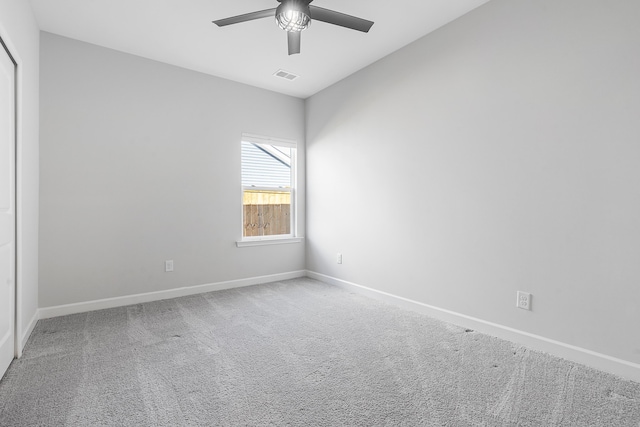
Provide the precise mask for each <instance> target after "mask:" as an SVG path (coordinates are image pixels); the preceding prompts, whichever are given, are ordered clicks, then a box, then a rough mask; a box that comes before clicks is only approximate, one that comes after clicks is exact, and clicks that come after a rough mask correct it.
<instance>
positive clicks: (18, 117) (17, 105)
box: [0, 23, 26, 358]
mask: <svg viewBox="0 0 640 427" xmlns="http://www.w3.org/2000/svg"><path fill="white" fill-rule="evenodd" d="M0 48H1V49H4V50H6V52H7V54H8V55H9V58H10V59H11V61H12V62H13V64H14V82H13V85H14V135H13V137H14V162H15V163H14V175H15V178H14V184H15V200H14V204H15V211H14V215H15V221H16V222H15V236H14V251H15V257H14V258H15V259H14V261H15V271H14V279H15V280H14V285H13V286H14V297H15V298H14V325H13V326H14V331H13V333H14V334H13V335H14V336H13V338H14V353H15V354H14V356H15V357H17V358H19V357H22V349H23V342H24V343H26V339H25V340H23V339H22V338H23V337H22V317H23V313H22V306H21V302H22V276H23V271H22V262H21V261H22V257H21V256H20V253H19V252H20V248H21V247H22V215H21V207H20V204H21V194H22V193H21V167H20V159H21V157H22V150H21V148H22V144H21V141H22V133H21V131H20V129H21V123H22V114H21V113H20V111H21V104H22V102H21V99H22V87H21V86H22V69H21V66H20V64H22V60H21V58H20V56H19V55H18V50H17V49H16V48H15V45H14V44H13V42H12V41H11V37H10V36H9V34H8V33H7V31H6V30H5V28H4V26H3V25H2V23H0Z"/></svg>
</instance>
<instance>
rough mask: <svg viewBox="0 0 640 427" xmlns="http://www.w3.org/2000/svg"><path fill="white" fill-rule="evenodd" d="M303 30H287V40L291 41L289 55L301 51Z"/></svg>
mask: <svg viewBox="0 0 640 427" xmlns="http://www.w3.org/2000/svg"><path fill="white" fill-rule="evenodd" d="M301 34H302V31H287V42H288V43H289V55H295V54H296V53H300V35H301Z"/></svg>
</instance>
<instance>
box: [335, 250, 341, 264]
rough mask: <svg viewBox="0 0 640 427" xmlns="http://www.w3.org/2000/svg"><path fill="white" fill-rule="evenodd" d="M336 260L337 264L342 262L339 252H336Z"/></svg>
mask: <svg viewBox="0 0 640 427" xmlns="http://www.w3.org/2000/svg"><path fill="white" fill-rule="evenodd" d="M336 262H337V263H338V264H342V254H341V253H340V252H338V255H337V256H336Z"/></svg>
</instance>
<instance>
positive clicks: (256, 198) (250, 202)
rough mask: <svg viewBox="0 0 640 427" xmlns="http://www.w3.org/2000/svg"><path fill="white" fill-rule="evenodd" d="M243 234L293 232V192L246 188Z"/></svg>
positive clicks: (258, 234)
mask: <svg viewBox="0 0 640 427" xmlns="http://www.w3.org/2000/svg"><path fill="white" fill-rule="evenodd" d="M242 208H243V226H244V227H243V230H244V231H243V236H244V237H255V236H275V235H281V234H291V192H290V191H288V190H283V191H275V190H274V191H271V190H244V194H243V203H242Z"/></svg>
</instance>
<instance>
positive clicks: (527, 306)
mask: <svg viewBox="0 0 640 427" xmlns="http://www.w3.org/2000/svg"><path fill="white" fill-rule="evenodd" d="M516 307H518V308H521V309H523V310H531V294H529V293H527V292H521V291H518V300H517V301H516Z"/></svg>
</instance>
